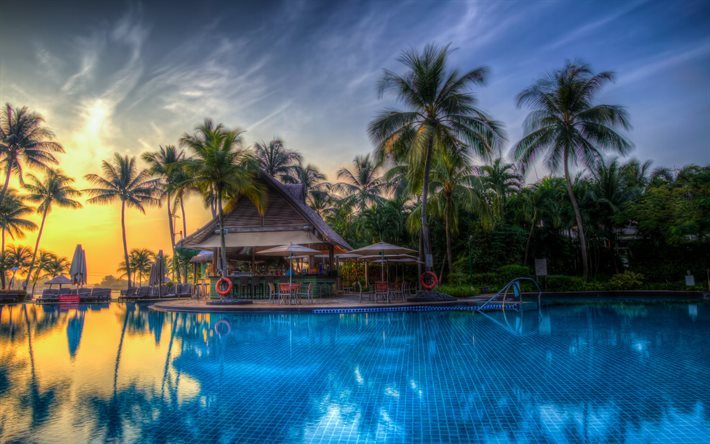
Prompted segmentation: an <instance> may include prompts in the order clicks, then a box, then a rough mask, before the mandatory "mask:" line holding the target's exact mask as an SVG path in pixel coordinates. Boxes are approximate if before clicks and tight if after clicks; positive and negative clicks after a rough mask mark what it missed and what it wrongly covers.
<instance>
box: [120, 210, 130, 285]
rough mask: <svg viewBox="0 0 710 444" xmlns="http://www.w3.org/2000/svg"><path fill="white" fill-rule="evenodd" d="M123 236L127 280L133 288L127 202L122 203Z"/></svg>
mask: <svg viewBox="0 0 710 444" xmlns="http://www.w3.org/2000/svg"><path fill="white" fill-rule="evenodd" d="M121 235H122V236H123V260H125V261H126V278H127V279H128V288H129V289H130V288H131V264H130V263H129V262H128V243H127V242H126V201H125V200H122V201H121Z"/></svg>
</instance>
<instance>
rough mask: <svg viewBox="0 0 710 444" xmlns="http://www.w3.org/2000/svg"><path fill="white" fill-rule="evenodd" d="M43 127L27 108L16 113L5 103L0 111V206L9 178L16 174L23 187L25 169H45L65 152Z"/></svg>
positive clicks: (40, 117) (39, 118)
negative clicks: (1, 175)
mask: <svg viewBox="0 0 710 444" xmlns="http://www.w3.org/2000/svg"><path fill="white" fill-rule="evenodd" d="M43 124H44V118H43V117H42V116H41V115H39V114H37V113H33V112H30V111H29V110H28V109H27V107H22V108H19V109H15V108H13V107H12V105H10V104H9V103H6V104H5V109H4V110H2V111H0V156H1V158H2V160H3V161H4V162H5V184H4V185H3V188H2V192H1V193H0V203H2V201H3V199H4V198H5V195H6V194H7V190H8V187H9V185H10V176H11V175H12V174H17V175H18V177H19V179H20V184H23V183H24V181H23V170H24V167H25V166H28V167H31V168H35V169H47V168H49V166H50V165H52V164H56V163H57V158H56V157H54V153H63V152H64V148H62V146H61V145H60V144H59V143H57V142H54V141H53V140H52V139H53V138H54V133H52V131H51V130H49V129H48V128H46V127H45V126H44V125H43Z"/></svg>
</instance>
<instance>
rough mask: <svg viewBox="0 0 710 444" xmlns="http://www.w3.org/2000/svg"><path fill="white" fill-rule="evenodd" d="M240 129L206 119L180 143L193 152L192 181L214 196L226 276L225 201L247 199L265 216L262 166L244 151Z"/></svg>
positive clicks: (190, 167)
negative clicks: (260, 175)
mask: <svg viewBox="0 0 710 444" xmlns="http://www.w3.org/2000/svg"><path fill="white" fill-rule="evenodd" d="M241 134H242V131H241V130H229V129H226V128H225V127H224V126H223V125H222V124H218V125H215V124H214V123H213V122H212V120H210V119H205V121H204V123H203V124H202V125H199V126H198V127H197V128H195V132H194V133H193V134H185V135H183V137H182V138H181V139H180V144H181V145H183V146H186V147H188V148H189V149H190V150H192V152H193V154H194V158H193V159H191V160H190V161H189V163H188V164H187V171H188V172H189V176H190V178H191V181H192V182H193V183H194V184H195V187H196V188H197V189H201V190H203V193H204V194H205V195H211V196H213V199H214V203H215V207H216V212H217V219H218V223H219V234H220V247H221V248H220V253H221V254H220V264H219V268H220V273H221V274H222V275H223V276H224V275H226V273H227V247H226V241H225V229H224V201H225V200H230V201H232V202H235V203H236V202H237V201H238V200H239V198H240V197H242V196H246V197H247V198H248V199H249V200H251V202H252V203H253V204H254V205H255V206H256V207H257V209H258V210H259V211H260V212H262V213H263V211H264V203H265V199H266V197H265V196H264V193H263V190H262V188H261V186H259V184H258V183H257V182H256V177H257V175H258V171H259V166H258V165H259V164H258V162H257V161H256V159H255V158H254V157H253V156H252V155H251V154H250V153H249V152H248V151H247V150H245V149H244V148H242V139H241Z"/></svg>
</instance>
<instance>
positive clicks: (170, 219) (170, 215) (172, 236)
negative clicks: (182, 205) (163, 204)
mask: <svg viewBox="0 0 710 444" xmlns="http://www.w3.org/2000/svg"><path fill="white" fill-rule="evenodd" d="M168 227H169V228H170V246H171V247H172V250H173V265H175V264H176V263H177V257H176V256H175V226H174V225H173V211H172V208H171V203H170V193H168ZM176 268H178V267H175V266H173V270H174V272H175V274H176V275H177V280H178V281H180V271H179V270H176Z"/></svg>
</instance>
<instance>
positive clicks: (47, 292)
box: [40, 288, 59, 302]
mask: <svg viewBox="0 0 710 444" xmlns="http://www.w3.org/2000/svg"><path fill="white" fill-rule="evenodd" d="M58 299H59V290H58V289H56V288H45V289H44V290H42V295H41V296H40V301H42V302H53V301H56V300H58Z"/></svg>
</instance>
